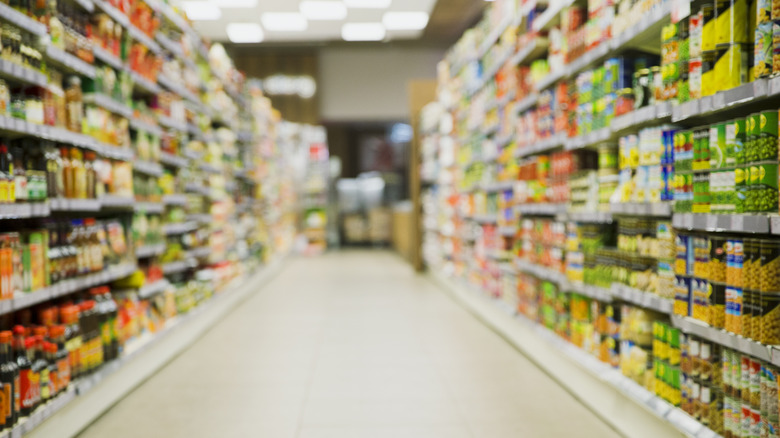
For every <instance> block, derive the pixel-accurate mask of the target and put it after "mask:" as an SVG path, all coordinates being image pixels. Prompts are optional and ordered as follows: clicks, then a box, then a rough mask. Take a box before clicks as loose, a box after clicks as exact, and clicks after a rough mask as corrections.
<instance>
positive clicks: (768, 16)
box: [754, 0, 772, 25]
mask: <svg viewBox="0 0 780 438" xmlns="http://www.w3.org/2000/svg"><path fill="white" fill-rule="evenodd" d="M754 3H755V7H756V14H755V17H756V25H758V24H762V23H769V22H770V21H772V0H756V1H755V2H754Z"/></svg>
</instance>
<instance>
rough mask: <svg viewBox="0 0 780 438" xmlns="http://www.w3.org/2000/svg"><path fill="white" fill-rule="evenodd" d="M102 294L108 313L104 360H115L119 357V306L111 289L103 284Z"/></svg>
mask: <svg viewBox="0 0 780 438" xmlns="http://www.w3.org/2000/svg"><path fill="white" fill-rule="evenodd" d="M103 288H104V295H105V299H106V309H107V310H106V312H107V313H108V329H109V336H110V342H109V344H110V345H109V349H108V351H109V354H108V357H107V358H106V360H115V359H118V358H119V306H117V304H116V300H114V297H113V296H112V295H111V289H110V288H109V287H108V286H104V287H103Z"/></svg>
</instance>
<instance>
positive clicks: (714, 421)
mask: <svg viewBox="0 0 780 438" xmlns="http://www.w3.org/2000/svg"><path fill="white" fill-rule="evenodd" d="M725 418H726V414H725V405H724V396H723V391H722V390H721V389H720V388H719V387H717V386H713V388H712V402H711V404H710V429H712V430H713V431H714V432H715V433H717V434H720V435H723V428H724V421H725Z"/></svg>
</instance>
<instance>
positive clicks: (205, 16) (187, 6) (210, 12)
mask: <svg viewBox="0 0 780 438" xmlns="http://www.w3.org/2000/svg"><path fill="white" fill-rule="evenodd" d="M181 7H182V8H183V9H184V13H185V14H187V18H189V19H190V20H192V21H216V20H219V18H220V17H221V16H222V11H221V10H220V9H219V7H218V6H217V5H216V4H214V3H211V2H209V1H200V2H196V1H187V2H182V4H181Z"/></svg>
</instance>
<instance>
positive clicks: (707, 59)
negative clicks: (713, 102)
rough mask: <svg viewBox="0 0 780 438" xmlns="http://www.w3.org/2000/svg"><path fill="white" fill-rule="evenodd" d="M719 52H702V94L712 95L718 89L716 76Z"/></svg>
mask: <svg viewBox="0 0 780 438" xmlns="http://www.w3.org/2000/svg"><path fill="white" fill-rule="evenodd" d="M717 58H718V53H717V51H715V50H711V51H707V52H702V54H701V95H702V97H704V96H712V95H713V94H715V92H716V91H718V88H719V87H718V85H717V84H716V80H717V77H716V76H715V60H716V59H717Z"/></svg>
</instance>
